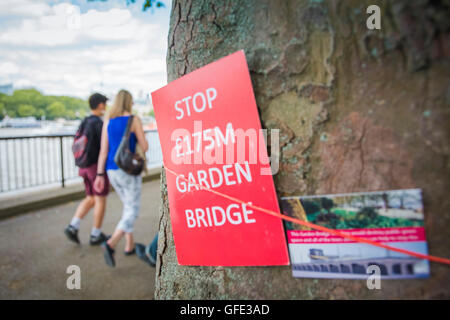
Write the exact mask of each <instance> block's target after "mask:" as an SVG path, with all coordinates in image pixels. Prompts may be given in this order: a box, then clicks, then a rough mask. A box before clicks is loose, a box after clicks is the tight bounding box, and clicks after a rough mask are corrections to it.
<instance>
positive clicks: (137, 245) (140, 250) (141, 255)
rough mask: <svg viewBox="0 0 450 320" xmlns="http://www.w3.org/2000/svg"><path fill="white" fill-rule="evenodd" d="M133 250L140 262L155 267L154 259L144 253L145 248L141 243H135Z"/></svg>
mask: <svg viewBox="0 0 450 320" xmlns="http://www.w3.org/2000/svg"><path fill="white" fill-rule="evenodd" d="M134 248H135V250H136V254H137V256H138V257H139V259H141V260H142V261H144V262H146V263H147V264H149V265H150V266H151V267H154V266H156V259H155V258H153V257H152V256H151V255H150V254H147V253H146V250H145V246H144V245H143V244H141V243H135V244H134Z"/></svg>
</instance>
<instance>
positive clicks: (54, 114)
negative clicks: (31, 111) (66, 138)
mask: <svg viewBox="0 0 450 320" xmlns="http://www.w3.org/2000/svg"><path fill="white" fill-rule="evenodd" d="M46 111H47V112H46V115H47V117H48V119H56V118H62V117H64V116H65V115H66V108H65V107H64V105H63V104H62V103H61V102H58V101H55V102H53V103H52V104H50V105H49V106H48V107H47V110H46Z"/></svg>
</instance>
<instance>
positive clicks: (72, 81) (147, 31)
mask: <svg viewBox="0 0 450 320" xmlns="http://www.w3.org/2000/svg"><path fill="white" fill-rule="evenodd" d="M163 2H164V4H165V8H158V9H154V10H147V11H145V12H143V11H142V3H143V0H136V3H134V4H129V5H127V0H107V1H88V0H0V85H2V84H8V83H12V84H13V86H14V89H19V88H31V87H32V88H36V89H38V90H39V91H41V92H42V93H44V94H49V95H68V96H74V97H80V98H83V99H86V98H87V97H88V96H89V95H90V94H91V93H92V92H94V91H99V92H102V93H104V94H106V95H107V96H109V97H112V96H113V95H114V94H115V93H116V92H117V91H118V90H120V89H127V90H129V91H130V92H131V93H132V94H133V95H134V96H135V98H140V97H145V96H146V94H149V93H150V92H152V91H154V90H156V89H158V88H160V87H163V86H164V85H166V83H167V82H166V81H167V80H166V60H165V59H166V51H167V34H168V30H169V16H170V8H171V0H163Z"/></svg>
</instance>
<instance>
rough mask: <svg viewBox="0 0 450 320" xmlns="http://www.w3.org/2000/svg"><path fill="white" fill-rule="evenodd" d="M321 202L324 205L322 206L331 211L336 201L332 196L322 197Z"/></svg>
mask: <svg viewBox="0 0 450 320" xmlns="http://www.w3.org/2000/svg"><path fill="white" fill-rule="evenodd" d="M320 204H321V205H322V208H324V209H325V210H326V211H327V212H330V209H331V208H333V206H334V202H333V200H332V199H330V198H321V199H320Z"/></svg>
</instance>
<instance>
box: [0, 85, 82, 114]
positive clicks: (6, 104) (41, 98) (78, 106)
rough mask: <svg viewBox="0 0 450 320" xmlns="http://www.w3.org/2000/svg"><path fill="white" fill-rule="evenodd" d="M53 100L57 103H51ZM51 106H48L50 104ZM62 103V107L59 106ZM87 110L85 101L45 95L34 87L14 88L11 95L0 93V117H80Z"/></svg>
mask: <svg viewBox="0 0 450 320" xmlns="http://www.w3.org/2000/svg"><path fill="white" fill-rule="evenodd" d="M55 102H57V103H58V104H56V105H53V104H54V103H55ZM51 105H53V107H51V108H50V106H51ZM61 105H62V107H61ZM88 111H89V107H88V104H87V102H86V101H84V100H82V99H79V98H73V97H67V96H45V95H43V94H41V93H40V92H39V91H37V90H36V89H21V90H15V91H14V93H13V94H12V95H10V96H9V95H6V94H0V119H3V118H4V117H5V116H6V115H8V116H9V117H11V118H15V117H29V116H33V117H36V118H38V119H42V118H43V117H45V118H47V119H54V118H55V117H58V118H66V119H80V118H83V117H84V116H85V115H86V114H87V113H88Z"/></svg>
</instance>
